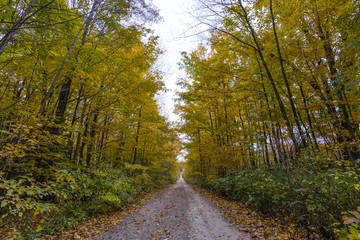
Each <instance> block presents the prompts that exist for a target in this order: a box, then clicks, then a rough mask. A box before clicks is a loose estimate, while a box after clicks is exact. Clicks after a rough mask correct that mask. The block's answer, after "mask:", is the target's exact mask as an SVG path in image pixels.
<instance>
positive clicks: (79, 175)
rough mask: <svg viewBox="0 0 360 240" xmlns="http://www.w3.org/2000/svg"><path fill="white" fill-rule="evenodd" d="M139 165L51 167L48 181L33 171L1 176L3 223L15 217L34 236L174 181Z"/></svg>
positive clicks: (117, 206) (26, 234)
mask: <svg viewBox="0 0 360 240" xmlns="http://www.w3.org/2000/svg"><path fill="white" fill-rule="evenodd" d="M139 167H141V166H140V165H139ZM139 167H138V168H139ZM133 168H134V167H133V166H132V169H133ZM141 169H142V171H141V172H140V173H137V174H136V173H133V172H132V173H131V174H129V172H128V169H126V168H124V169H117V168H113V167H111V166H108V165H103V166H102V167H101V168H93V169H91V170H90V169H81V168H77V169H72V170H69V169H57V170H55V169H53V175H52V176H53V177H52V179H51V180H49V181H48V182H46V183H40V182H37V181H36V180H35V178H34V177H31V174H28V175H25V176H21V177H19V178H18V179H12V180H6V179H4V178H2V179H1V180H0V191H1V193H3V194H2V196H0V202H1V215H2V219H3V220H4V224H7V223H9V222H11V221H14V220H16V221H18V222H19V224H20V225H21V229H22V231H21V232H20V235H21V237H22V238H25V239H34V238H36V237H38V236H40V235H41V234H53V233H56V232H57V231H59V230H63V229H67V228H70V227H72V226H74V225H76V224H77V223H79V222H81V221H84V220H85V219H86V218H87V217H89V216H91V215H94V214H99V213H101V214H103V213H108V212H112V211H116V210H119V209H122V208H124V207H125V206H126V205H127V204H129V203H130V202H131V201H132V200H134V198H135V197H136V196H138V195H139V194H141V193H144V192H147V191H149V190H151V189H153V188H155V187H162V186H164V185H167V184H169V183H171V182H173V181H174V179H173V178H172V175H168V174H164V175H158V174H157V171H158V170H156V169H155V170H154V172H152V169H148V170H145V169H147V168H145V169H144V167H141ZM165 170H166V169H165ZM150 175H151V176H154V177H151V176H150ZM39 218H40V219H42V220H41V222H40V224H39V223H37V221H38V220H39ZM0 227H5V226H0Z"/></svg>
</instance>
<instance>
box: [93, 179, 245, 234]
mask: <svg viewBox="0 0 360 240" xmlns="http://www.w3.org/2000/svg"><path fill="white" fill-rule="evenodd" d="M217 211H218V210H217V209H216V208H215V207H214V206H212V204H211V203H210V201H209V200H208V199H206V198H205V197H203V196H201V195H200V194H199V193H198V192H196V191H194V190H193V189H192V188H191V187H190V186H189V185H188V184H186V183H185V182H184V180H183V179H182V178H180V179H179V181H178V182H177V183H176V184H175V185H173V186H171V187H169V188H166V189H165V190H163V191H161V192H159V193H158V194H156V195H155V196H153V197H152V198H151V199H150V200H149V201H148V202H146V203H144V204H142V206H140V207H139V208H138V209H137V210H136V211H135V212H134V213H133V214H130V215H128V216H127V217H125V218H124V220H123V221H122V223H121V224H120V225H119V228H117V229H113V230H110V231H107V232H105V233H103V234H102V235H100V236H99V237H98V238H97V239H98V240H105V239H115V240H122V239H126V240H133V239H139V240H147V239H162V240H165V239H169V240H170V239H176V240H187V239H194V240H207V239H216V240H220V239H221V240H225V239H231V240H239V239H251V237H250V236H249V235H248V234H245V233H242V232H239V231H238V230H236V229H235V228H234V227H232V226H231V225H230V224H229V223H228V222H226V221H225V220H224V219H223V218H222V217H221V215H220V213H218V212H217Z"/></svg>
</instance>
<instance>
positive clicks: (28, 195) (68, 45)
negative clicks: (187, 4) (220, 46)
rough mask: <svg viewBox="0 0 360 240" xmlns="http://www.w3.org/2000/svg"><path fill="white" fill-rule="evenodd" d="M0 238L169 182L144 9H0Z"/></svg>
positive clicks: (10, 5) (97, 5) (52, 4)
mask: <svg viewBox="0 0 360 240" xmlns="http://www.w3.org/2000/svg"><path fill="white" fill-rule="evenodd" d="M0 15H1V21H0V28H1V33H0V79H1V81H0V82H1V83H0V106H1V107H0V204H1V208H0V218H1V221H0V238H1V239H11V238H13V239H35V238H38V237H39V236H41V235H43V234H55V233H56V232H59V231H62V230H65V229H68V228H71V227H72V226H74V225H76V224H78V223H79V222H82V221H84V220H86V219H88V218H89V217H91V216H94V215H97V214H104V213H109V212H112V211H116V210H119V209H122V208H124V207H125V206H127V205H128V204H129V203H130V202H131V201H133V200H134V198H136V197H137V196H138V195H139V194H141V193H144V192H147V191H150V190H152V189H154V188H159V187H162V186H165V185H167V184H170V183H172V182H174V181H175V179H176V176H177V167H176V166H177V164H176V154H177V148H176V144H177V137H176V134H175V132H174V130H172V129H171V127H170V126H169V124H168V123H167V122H166V120H165V118H164V117H162V116H161V115H160V114H159V112H158V106H157V104H156V100H155V95H156V94H157V93H158V92H159V91H162V90H163V88H164V85H163V83H162V81H161V78H162V76H161V73H160V72H159V71H157V70H155V69H154V68H153V65H154V63H155V62H156V60H157V58H158V56H159V55H160V54H161V53H162V52H161V50H160V49H159V48H158V43H157V41H158V38H157V37H156V36H154V35H153V33H152V31H151V30H150V29H148V28H146V27H144V23H147V24H150V23H154V22H157V21H159V20H160V17H159V15H158V11H157V10H156V8H155V7H154V6H153V5H152V4H149V3H146V2H145V1H142V0H139V1H130V2H129V1H121V0H119V1H103V0H95V1H62V0H49V1H48V0H41V1H35V0H34V1H1V4H0Z"/></svg>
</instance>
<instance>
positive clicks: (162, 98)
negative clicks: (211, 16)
mask: <svg viewBox="0 0 360 240" xmlns="http://www.w3.org/2000/svg"><path fill="white" fill-rule="evenodd" d="M193 2H194V0H153V4H154V5H155V6H157V7H158V9H159V10H160V15H161V16H162V18H163V21H162V22H160V23H158V24H154V25H152V26H151V28H152V29H154V30H155V34H156V35H158V36H160V48H161V49H163V50H165V51H166V52H165V53H164V55H163V56H162V57H161V58H160V59H159V61H158V63H157V64H156V68H157V69H160V70H161V71H163V72H164V75H163V81H164V83H165V87H166V89H168V91H167V92H166V93H164V92H163V93H160V94H159V96H158V97H157V100H158V103H159V105H160V113H161V114H162V115H163V116H165V117H166V118H167V119H168V121H171V122H174V121H177V120H179V116H177V115H176V114H174V113H173V110H174V100H173V99H174V98H176V95H175V91H176V90H180V89H179V87H177V86H176V80H177V79H178V78H179V77H184V76H185V73H184V71H183V70H179V66H178V62H180V60H181V54H180V53H181V52H183V51H186V52H190V51H191V50H194V49H195V48H196V47H197V45H198V44H199V40H198V39H197V38H196V37H185V35H192V33H191V31H189V29H190V26H191V23H192V22H193V21H194V19H193V18H192V17H191V16H190V15H189V14H188V11H189V9H191V7H192V5H193Z"/></svg>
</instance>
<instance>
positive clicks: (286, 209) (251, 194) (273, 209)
mask: <svg viewBox="0 0 360 240" xmlns="http://www.w3.org/2000/svg"><path fill="white" fill-rule="evenodd" d="M187 180H188V181H189V182H191V183H194V184H197V185H200V186H202V187H206V188H210V189H212V190H214V191H215V192H217V193H218V194H221V195H223V196H225V197H227V198H229V199H233V200H237V201H246V202H249V203H253V204H255V205H256V206H257V207H258V208H259V209H260V210H261V211H262V212H264V213H266V214H268V215H273V216H274V215H276V216H277V217H281V218H283V219H284V220H287V221H291V222H293V223H295V224H297V225H298V226H299V227H301V228H304V229H306V230H307V231H309V232H311V233H315V234H316V235H318V236H320V237H321V238H323V239H337V238H340V239H359V237H360V235H359V226H358V224H359V222H360V214H359V212H358V211H356V210H357V207H358V206H360V191H359V187H360V183H359V178H358V175H357V174H356V173H355V172H354V171H353V170H351V169H348V170H343V171H341V170H338V169H328V170H324V171H310V170H301V169H286V168H284V167H283V166H279V165H272V166H263V167H260V168H258V169H253V170H244V171H241V172H239V173H236V174H232V176H228V177H225V178H216V179H214V180H209V178H206V177H205V176H203V175H201V174H193V175H189V176H188V177H187Z"/></svg>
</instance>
